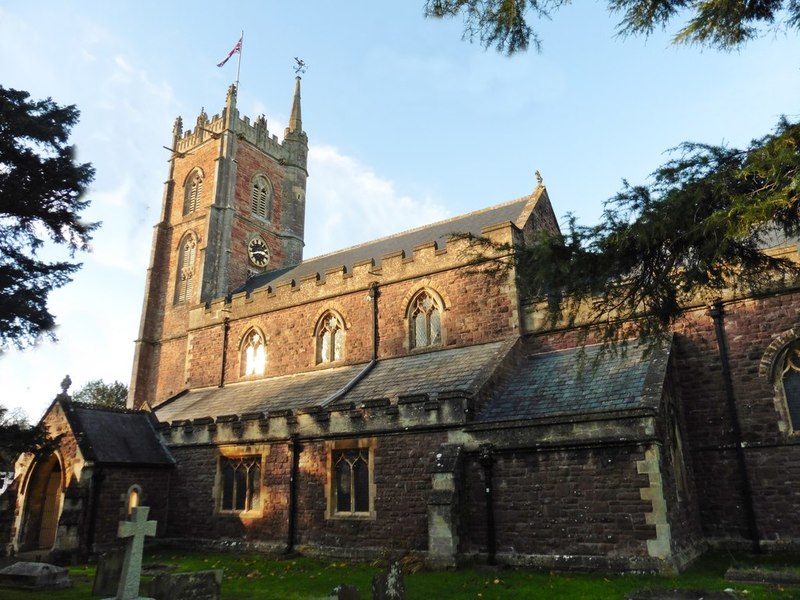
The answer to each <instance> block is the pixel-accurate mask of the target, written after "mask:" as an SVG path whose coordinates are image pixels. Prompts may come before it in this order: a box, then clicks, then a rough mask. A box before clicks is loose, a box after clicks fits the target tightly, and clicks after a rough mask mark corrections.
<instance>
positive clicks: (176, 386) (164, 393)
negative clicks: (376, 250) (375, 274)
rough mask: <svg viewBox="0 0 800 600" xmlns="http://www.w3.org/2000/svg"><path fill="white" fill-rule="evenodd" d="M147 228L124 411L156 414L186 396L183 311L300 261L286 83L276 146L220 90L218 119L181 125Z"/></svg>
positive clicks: (299, 164)
mask: <svg viewBox="0 0 800 600" xmlns="http://www.w3.org/2000/svg"><path fill="white" fill-rule="evenodd" d="M170 149H171V150H172V158H171V159H170V167H169V176H168V178H167V181H166V183H165V185H164V198H163V202H162V208H161V217H160V221H159V223H158V224H157V225H156V226H155V231H154V234H153V245H152V250H151V256H150V266H149V268H148V271H147V279H146V284H145V294H144V304H143V307H142V320H141V324H140V328H139V336H138V339H137V340H136V349H135V355H134V362H133V373H132V377H131V388H130V395H129V399H128V403H129V406H132V407H136V408H138V407H140V406H142V405H143V404H144V403H148V404H149V405H150V406H155V405H156V404H158V403H159V402H161V401H163V400H164V399H165V398H167V397H169V396H171V395H174V394H176V393H179V392H180V391H182V390H184V389H186V370H187V361H188V360H189V358H190V348H189V338H188V336H187V329H188V326H189V314H190V309H191V308H192V307H195V306H197V305H198V304H206V303H209V302H210V301H211V300H214V299H216V298H223V297H226V296H228V295H229V294H230V293H231V291H233V290H234V289H236V288H238V287H240V286H242V285H243V284H244V282H245V281H246V280H247V279H248V278H249V277H251V276H253V275H257V274H259V273H262V272H265V271H269V270H275V269H280V268H283V267H289V266H293V265H296V264H298V263H300V262H301V261H302V258H303V227H304V220H305V193H306V178H307V176H308V172H307V170H306V167H307V159H308V138H307V136H306V134H305V132H304V131H303V126H302V119H301V109H300V78H299V77H297V79H296V81H295V89H294V97H293V100H292V110H291V117H290V119H289V126H288V127H287V128H286V130H285V133H284V139H283V141H282V142H279V141H278V139H277V137H276V136H274V135H270V133H269V131H268V130H267V121H266V119H265V118H264V116H263V115H262V116H260V117H258V118H257V119H256V120H255V122H253V123H251V122H250V119H249V118H247V117H244V118H240V117H239V111H238V110H237V109H236V87H235V86H233V85H232V86H231V87H230V88H229V89H228V95H227V100H226V103H225V109H224V110H223V111H222V115H214V116H213V117H212V118H210V119H209V117H208V115H207V114H206V113H205V111H204V110H201V112H200V115H199V116H198V117H197V121H196V124H195V127H194V129H191V130H187V131H184V130H183V122H182V120H181V119H180V117H179V118H178V119H177V120H176V122H175V126H174V128H173V132H172V145H171V148H170Z"/></svg>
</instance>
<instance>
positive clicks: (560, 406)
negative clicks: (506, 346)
mask: <svg viewBox="0 0 800 600" xmlns="http://www.w3.org/2000/svg"><path fill="white" fill-rule="evenodd" d="M668 360H669V345H667V346H666V347H663V348H656V349H654V350H652V351H651V354H649V355H647V356H645V350H644V348H642V347H635V346H634V345H633V344H631V345H630V346H629V347H628V348H627V350H626V351H624V352H623V351H621V350H620V351H618V352H612V351H610V350H606V351H605V352H602V351H601V348H600V347H599V346H587V347H586V348H584V353H583V354H581V350H580V349H578V348H573V349H570V350H561V351H557V352H546V353H540V354H532V355H529V356H527V357H526V358H525V359H524V360H522V361H521V362H520V363H519V365H518V366H517V368H516V369H515V370H514V371H513V373H511V374H510V376H508V377H507V378H506V379H505V381H504V383H503V384H502V385H500V386H499V387H498V388H497V390H496V392H495V393H493V394H492V399H491V400H490V401H489V402H488V403H487V405H486V406H484V407H483V409H482V410H481V411H480V412H479V414H478V415H477V420H478V421H506V420H517V419H535V418H541V417H553V416H558V415H569V414H583V413H597V412H608V411H624V410H631V409H636V408H646V407H652V408H655V407H657V406H658V404H659V403H660V401H661V395H662V391H663V387H664V383H665V381H666V376H667V363H668Z"/></svg>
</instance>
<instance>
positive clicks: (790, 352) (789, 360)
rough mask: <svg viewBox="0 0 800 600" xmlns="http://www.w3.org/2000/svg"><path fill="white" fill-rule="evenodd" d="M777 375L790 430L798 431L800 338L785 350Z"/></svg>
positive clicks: (799, 412) (799, 417)
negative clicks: (790, 426) (787, 413)
mask: <svg viewBox="0 0 800 600" xmlns="http://www.w3.org/2000/svg"><path fill="white" fill-rule="evenodd" d="M778 375H779V377H780V387H781V388H782V389H783V396H784V399H785V401H786V409H787V411H788V412H789V420H790V422H791V425H792V430H793V431H800V340H798V341H795V342H794V343H793V344H792V345H791V346H789V348H788V349H787V350H786V352H785V354H784V356H783V360H782V361H781V363H780V371H779V372H778Z"/></svg>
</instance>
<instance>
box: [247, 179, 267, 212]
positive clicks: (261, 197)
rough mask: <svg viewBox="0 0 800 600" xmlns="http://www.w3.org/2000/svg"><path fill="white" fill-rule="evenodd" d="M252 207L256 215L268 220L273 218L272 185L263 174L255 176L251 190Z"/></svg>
mask: <svg viewBox="0 0 800 600" xmlns="http://www.w3.org/2000/svg"><path fill="white" fill-rule="evenodd" d="M250 208H251V211H252V213H253V214H254V215H256V216H258V217H261V218H262V219H266V220H268V221H271V220H272V186H271V185H270V183H269V180H268V179H267V178H266V177H265V176H263V175H257V176H256V177H254V178H253V185H252V188H251V192H250Z"/></svg>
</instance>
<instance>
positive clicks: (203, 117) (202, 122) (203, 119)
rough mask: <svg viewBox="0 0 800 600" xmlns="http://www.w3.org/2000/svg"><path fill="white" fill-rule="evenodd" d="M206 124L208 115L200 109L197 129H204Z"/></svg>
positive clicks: (204, 110)
mask: <svg viewBox="0 0 800 600" xmlns="http://www.w3.org/2000/svg"><path fill="white" fill-rule="evenodd" d="M206 123H208V115H207V114H206V109H205V108H201V109H200V114H199V115H197V128H198V129H202V128H203V127H205V125H206Z"/></svg>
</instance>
